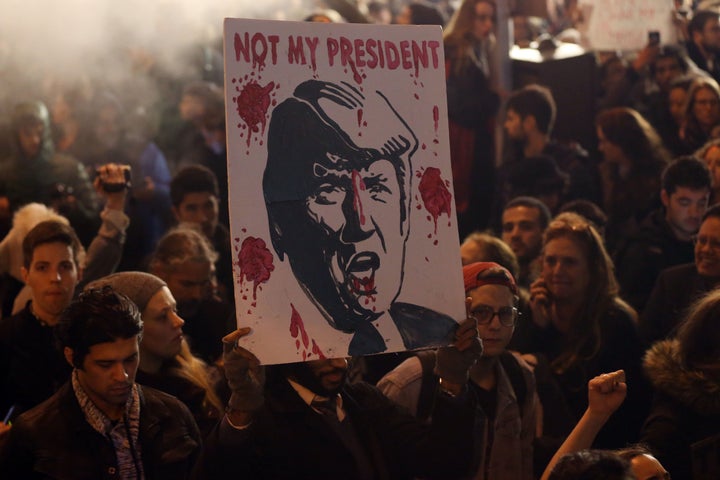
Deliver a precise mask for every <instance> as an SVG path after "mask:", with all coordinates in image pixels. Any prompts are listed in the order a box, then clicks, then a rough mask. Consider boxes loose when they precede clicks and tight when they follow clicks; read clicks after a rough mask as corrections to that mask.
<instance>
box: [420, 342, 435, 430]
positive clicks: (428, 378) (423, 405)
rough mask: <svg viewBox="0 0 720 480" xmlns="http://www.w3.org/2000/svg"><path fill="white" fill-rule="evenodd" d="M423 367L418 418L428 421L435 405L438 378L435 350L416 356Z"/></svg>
mask: <svg viewBox="0 0 720 480" xmlns="http://www.w3.org/2000/svg"><path fill="white" fill-rule="evenodd" d="M416 356H417V358H418V360H420V365H421V366H422V383H421V384H420V397H419V398H418V405H417V413H416V415H415V416H416V417H417V418H418V419H420V420H427V419H428V418H429V417H430V414H431V413H432V409H433V405H434V404H435V392H436V391H437V388H436V387H437V382H438V378H437V375H435V357H436V355H435V350H423V351H421V352H417V354H416Z"/></svg>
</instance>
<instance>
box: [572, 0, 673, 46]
mask: <svg viewBox="0 0 720 480" xmlns="http://www.w3.org/2000/svg"><path fill="white" fill-rule="evenodd" d="M580 8H581V11H582V12H583V16H584V17H585V28H586V29H587V30H586V35H587V39H588V41H589V43H590V47H591V48H592V49H593V50H602V51H613V50H640V49H642V48H643V47H645V46H646V45H647V44H648V32H649V31H657V32H659V33H660V43H661V44H663V45H665V44H673V43H675V41H676V30H675V26H674V25H673V9H674V5H673V0H581V1H580Z"/></svg>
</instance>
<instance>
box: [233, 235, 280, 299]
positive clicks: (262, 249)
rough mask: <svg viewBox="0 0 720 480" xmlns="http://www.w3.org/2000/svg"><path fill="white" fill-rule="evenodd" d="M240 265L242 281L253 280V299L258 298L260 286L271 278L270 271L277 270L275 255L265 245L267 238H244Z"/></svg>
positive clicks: (239, 260) (239, 257)
mask: <svg viewBox="0 0 720 480" xmlns="http://www.w3.org/2000/svg"><path fill="white" fill-rule="evenodd" d="M238 266H239V267H240V275H239V278H240V283H241V284H242V283H243V278H245V279H246V280H248V281H252V282H253V300H256V299H257V290H258V286H259V285H260V284H261V283H264V282H267V281H268V280H270V272H272V271H273V270H275V266H274V265H273V256H272V253H270V250H268V248H267V245H265V240H263V239H262V238H255V237H247V238H246V239H245V240H243V242H242V246H241V247H240V253H239V254H238ZM261 290H262V289H261Z"/></svg>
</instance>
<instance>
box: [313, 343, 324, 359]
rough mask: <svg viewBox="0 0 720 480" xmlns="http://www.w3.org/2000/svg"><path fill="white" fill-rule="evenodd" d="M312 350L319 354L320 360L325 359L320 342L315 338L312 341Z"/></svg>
mask: <svg viewBox="0 0 720 480" xmlns="http://www.w3.org/2000/svg"><path fill="white" fill-rule="evenodd" d="M312 352H313V353H314V354H315V355H317V356H318V358H319V359H320V360H325V354H324V353H323V352H322V350H320V347H318V344H317V343H315V339H314V338H313V341H312Z"/></svg>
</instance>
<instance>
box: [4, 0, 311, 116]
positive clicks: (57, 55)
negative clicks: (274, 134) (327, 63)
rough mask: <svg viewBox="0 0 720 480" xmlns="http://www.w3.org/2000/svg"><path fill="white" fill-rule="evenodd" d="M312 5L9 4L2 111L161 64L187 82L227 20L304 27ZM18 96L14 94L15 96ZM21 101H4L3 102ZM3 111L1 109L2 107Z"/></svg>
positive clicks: (295, 1) (103, 0)
mask: <svg viewBox="0 0 720 480" xmlns="http://www.w3.org/2000/svg"><path fill="white" fill-rule="evenodd" d="M311 5H312V2H311V1H310V0H233V1H228V0H202V1H198V0H122V1H118V0H2V2H0V90H4V92H2V93H0V104H2V103H4V102H3V100H6V101H12V100H17V96H18V95H19V96H21V97H26V96H33V95H37V94H36V92H38V91H43V90H47V89H48V83H49V82H50V83H52V82H55V83H57V82H64V83H78V82H83V81H90V82H94V81H95V80H96V79H98V78H101V79H108V78H114V79H115V80H116V81H122V78H123V77H124V76H125V77H127V76H129V77H132V76H133V75H135V74H136V72H137V71H138V70H142V68H143V64H144V62H154V63H156V64H158V65H160V66H161V68H162V70H163V71H164V72H166V73H167V75H169V76H182V75H184V73H185V72H186V70H187V69H188V68H195V66H192V65H188V63H189V60H188V59H189V58H192V57H193V55H194V56H198V55H199V54H197V52H193V51H192V48H196V49H198V50H199V49H200V47H201V46H205V47H211V48H218V49H219V48H220V44H221V43H220V42H221V34H222V22H223V18H225V17H244V18H264V19H277V20H299V19H301V18H302V17H303V16H304V15H305V14H307V12H308V11H309V10H310V9H311ZM11 92H12V93H11ZM8 96H10V97H13V98H3V97H8ZM0 108H1V107H0Z"/></svg>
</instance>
